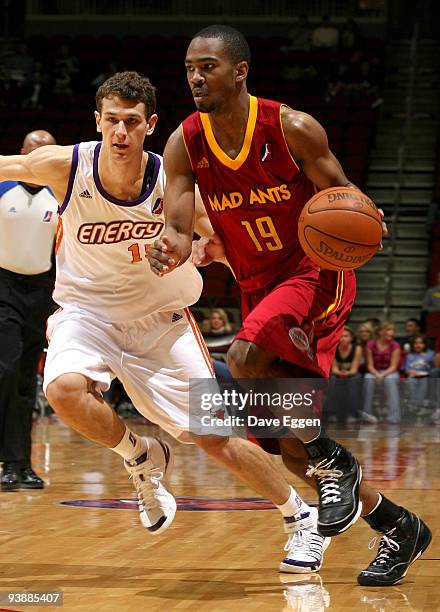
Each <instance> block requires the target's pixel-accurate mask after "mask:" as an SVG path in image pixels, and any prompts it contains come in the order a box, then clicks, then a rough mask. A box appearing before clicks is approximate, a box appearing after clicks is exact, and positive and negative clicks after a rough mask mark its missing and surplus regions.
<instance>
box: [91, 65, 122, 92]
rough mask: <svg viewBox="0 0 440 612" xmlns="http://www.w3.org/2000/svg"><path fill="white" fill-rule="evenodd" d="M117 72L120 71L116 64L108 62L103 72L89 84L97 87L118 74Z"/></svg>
mask: <svg viewBox="0 0 440 612" xmlns="http://www.w3.org/2000/svg"><path fill="white" fill-rule="evenodd" d="M119 70H120V69H119V68H118V64H116V63H114V62H109V63H108V64H107V66H106V67H105V70H104V71H103V72H100V73H99V74H97V75H96V76H95V78H94V79H93V80H92V81H91V83H90V84H91V85H93V87H99V86H100V85H102V84H103V83H104V81H106V80H107V79H109V78H110V77H111V76H113V75H114V74H116V73H117V72H119Z"/></svg>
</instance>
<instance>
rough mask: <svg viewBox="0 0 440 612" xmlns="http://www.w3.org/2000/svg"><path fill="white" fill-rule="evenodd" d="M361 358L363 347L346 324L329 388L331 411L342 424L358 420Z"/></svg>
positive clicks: (334, 362)
mask: <svg viewBox="0 0 440 612" xmlns="http://www.w3.org/2000/svg"><path fill="white" fill-rule="evenodd" d="M361 359H362V349H361V347H360V346H359V345H358V344H356V341H355V337H354V333H353V330H352V329H351V327H349V326H348V325H346V326H345V327H344V331H343V332H342V336H341V339H340V341H339V344H338V348H337V349H336V353H335V359H334V361H333V365H332V369H331V379H330V390H329V404H330V412H332V413H334V414H336V418H337V421H338V423H339V424H340V425H343V424H345V423H347V424H352V423H354V422H355V421H356V416H357V411H358V401H359V400H358V398H359V383H360V374H359V366H360V363H361Z"/></svg>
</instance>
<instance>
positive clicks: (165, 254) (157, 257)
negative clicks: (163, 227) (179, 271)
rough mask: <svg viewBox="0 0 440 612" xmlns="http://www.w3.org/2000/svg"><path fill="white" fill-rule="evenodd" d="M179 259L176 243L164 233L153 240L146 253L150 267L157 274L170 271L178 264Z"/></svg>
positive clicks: (160, 274)
mask: <svg viewBox="0 0 440 612" xmlns="http://www.w3.org/2000/svg"><path fill="white" fill-rule="evenodd" d="M180 260H181V257H180V253H179V252H178V250H177V243H176V242H174V241H172V240H171V239H170V238H168V236H165V235H163V236H161V237H160V238H159V240H155V242H154V243H153V245H152V246H151V248H150V251H149V253H148V261H149V263H150V268H151V270H152V271H153V272H154V273H155V274H156V275H157V276H163V275H164V274H168V273H169V272H172V271H173V270H174V269H175V268H177V266H178V265H179V264H180Z"/></svg>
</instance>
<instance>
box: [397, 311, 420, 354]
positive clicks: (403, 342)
mask: <svg viewBox="0 0 440 612" xmlns="http://www.w3.org/2000/svg"><path fill="white" fill-rule="evenodd" d="M420 330H421V328H420V321H419V320H418V319H413V318H410V319H407V320H406V321H405V335H404V336H401V337H399V338H396V340H397V341H398V343H399V344H400V346H401V347H402V349H403V350H404V351H405V353H409V351H410V350H411V341H412V340H413V338H415V336H418V335H420Z"/></svg>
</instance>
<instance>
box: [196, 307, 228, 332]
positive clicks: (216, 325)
mask: <svg viewBox="0 0 440 612" xmlns="http://www.w3.org/2000/svg"><path fill="white" fill-rule="evenodd" d="M202 332H203V334H204V335H205V336H226V335H227V334H232V326H231V324H230V322H229V318H228V315H227V314H226V312H225V311H224V310H223V308H214V309H213V310H211V313H210V315H209V319H205V321H203V322H202Z"/></svg>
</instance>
